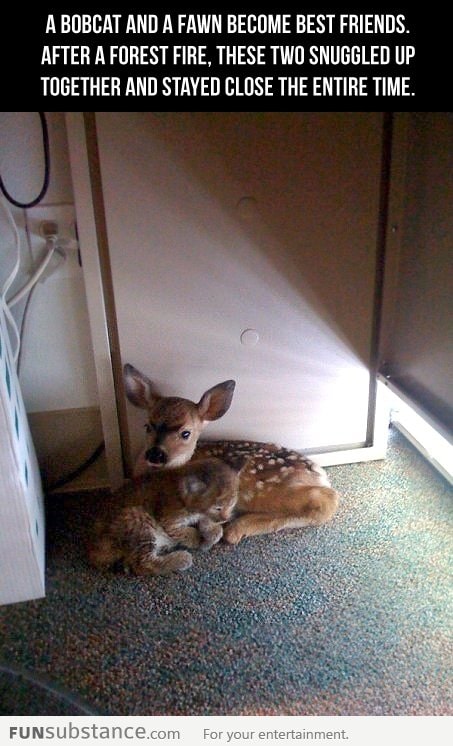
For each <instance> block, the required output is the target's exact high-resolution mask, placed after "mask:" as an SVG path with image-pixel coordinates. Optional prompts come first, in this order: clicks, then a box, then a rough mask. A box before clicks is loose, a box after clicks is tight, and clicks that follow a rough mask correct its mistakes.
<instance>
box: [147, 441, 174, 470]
mask: <svg viewBox="0 0 453 746" xmlns="http://www.w3.org/2000/svg"><path fill="white" fill-rule="evenodd" d="M145 459H146V460H147V461H148V463H150V464H154V465H155V466H163V465H164V464H166V463H167V460H168V456H167V454H166V453H165V451H163V450H162V448H159V446H153V447H152V448H149V449H148V450H147V451H146V453H145Z"/></svg>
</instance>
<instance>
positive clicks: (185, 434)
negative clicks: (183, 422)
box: [181, 430, 190, 440]
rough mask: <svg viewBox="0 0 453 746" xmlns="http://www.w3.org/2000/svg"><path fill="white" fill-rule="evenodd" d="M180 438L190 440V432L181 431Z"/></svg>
mask: <svg viewBox="0 0 453 746" xmlns="http://www.w3.org/2000/svg"><path fill="white" fill-rule="evenodd" d="M181 438H182V439H183V440H187V438H190V430H183V431H182V433H181Z"/></svg>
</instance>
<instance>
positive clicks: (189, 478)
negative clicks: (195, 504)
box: [179, 474, 208, 505]
mask: <svg viewBox="0 0 453 746" xmlns="http://www.w3.org/2000/svg"><path fill="white" fill-rule="evenodd" d="M207 486H208V485H207V484H206V482H204V481H203V480H202V479H200V477H198V476H197V475H196V474H186V476H185V477H181V480H180V482H179V488H180V490H181V494H182V497H183V500H184V502H185V503H186V505H190V502H191V500H192V498H194V497H199V496H200V495H202V494H203V493H204V492H206V489H207Z"/></svg>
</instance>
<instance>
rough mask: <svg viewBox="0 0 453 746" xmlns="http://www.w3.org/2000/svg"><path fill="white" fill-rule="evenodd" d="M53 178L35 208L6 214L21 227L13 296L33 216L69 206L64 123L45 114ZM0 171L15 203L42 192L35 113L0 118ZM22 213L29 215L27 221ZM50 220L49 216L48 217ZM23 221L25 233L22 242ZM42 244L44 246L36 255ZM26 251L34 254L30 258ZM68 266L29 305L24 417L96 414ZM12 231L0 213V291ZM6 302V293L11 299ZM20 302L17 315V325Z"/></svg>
mask: <svg viewBox="0 0 453 746" xmlns="http://www.w3.org/2000/svg"><path fill="white" fill-rule="evenodd" d="M46 117H47V122H48V128H49V139H50V161H51V171H50V173H51V177H50V184H49V189H48V191H47V193H46V195H45V197H44V199H43V200H42V202H41V203H40V205H39V208H36V209H35V208H31V209H30V210H28V211H24V210H21V209H18V208H15V207H11V210H12V212H13V214H14V217H15V219H16V221H17V223H18V224H19V226H20V237H21V254H22V259H21V271H20V273H19V275H18V278H17V280H16V282H15V284H14V286H13V288H12V291H14V290H15V289H17V288H18V287H21V286H22V284H23V283H24V282H25V281H26V280H27V278H28V276H29V274H28V273H29V272H30V270H31V267H32V259H33V255H36V252H37V248H36V247H38V250H39V241H40V240H41V239H40V238H39V235H38V234H37V232H36V220H34V215H35V214H37V215H39V214H40V213H39V210H41V211H42V207H43V206H47V207H48V208H49V210H50V212H49V216H50V215H52V213H53V210H55V215H56V217H57V219H58V216H59V215H60V214H61V206H65V209H66V208H67V209H69V210H70V206H71V205H72V204H73V194H72V186H71V175H70V166H69V160H68V153H67V141H66V130H65V121H64V115H63V113H61V112H47V113H46ZM0 143H1V144H0V171H1V174H2V178H3V180H4V182H5V184H6V186H7V188H8V191H9V192H10V193H11V194H12V195H13V196H14V197H15V198H16V199H18V200H20V201H29V200H31V199H33V198H34V196H35V195H36V194H37V193H38V192H39V190H40V188H41V185H42V178H43V156H42V136H41V127H40V123H39V117H38V114H37V113H36V112H1V113H0ZM25 212H27V215H25ZM46 213H47V211H46ZM26 221H27V224H28V226H29V232H28V236H27V231H26ZM43 246H44V243H43V242H42V241H41V249H42V247H43ZM31 249H33V252H34V254H33V253H32V251H31ZM74 256H75V255H73V257H72V260H71V270H70V271H69V272H68V266H67V265H66V266H64V265H63V267H62V269H61V270H57V271H56V272H55V274H53V275H52V276H51V277H49V278H48V279H47V280H46V281H45V282H44V283H40V284H39V285H38V287H37V290H36V292H35V293H34V295H33V299H32V301H31V303H30V310H29V313H28V315H27V323H26V327H25V333H24V341H23V353H22V361H21V370H20V382H21V388H22V393H23V397H24V400H25V405H26V407H27V411H29V412H46V411H51V410H59V409H70V408H79V407H91V406H97V403H98V395H97V387H96V377H95V371H94V364H93V356H92V350H91V340H90V334H89V327H88V318H87V308H86V299H85V289H84V282H83V273H82V269H81V268H80V267H78V266H77V263H76V262H74ZM14 261H15V252H14V242H13V237H12V233H11V230H10V228H9V226H8V223H7V220H6V219H5V216H4V214H3V211H0V286H2V285H3V283H4V281H5V279H6V277H7V276H8V275H9V273H10V271H11V268H12V267H13V265H14ZM9 295H11V293H10V294H9ZM23 308H24V302H21V303H18V304H17V306H15V307H14V314H15V316H16V318H17V321H18V322H20V320H21V317H22V312H23Z"/></svg>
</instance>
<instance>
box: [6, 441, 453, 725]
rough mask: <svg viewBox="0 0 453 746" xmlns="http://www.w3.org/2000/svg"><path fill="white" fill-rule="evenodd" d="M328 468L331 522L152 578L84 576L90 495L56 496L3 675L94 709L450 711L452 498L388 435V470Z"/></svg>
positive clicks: (9, 638)
mask: <svg viewBox="0 0 453 746" xmlns="http://www.w3.org/2000/svg"><path fill="white" fill-rule="evenodd" d="M329 473H330V477H331V479H332V482H333V484H334V485H335V487H336V488H337V489H338V490H339V491H340V493H341V494H342V502H341V507H340V511H339V513H338V515H337V516H336V518H335V519H334V520H333V521H332V522H331V523H330V524H328V525H326V526H323V527H319V528H310V529H303V530H293V531H288V532H286V533H280V534H274V535H271V536H262V537H255V538H250V539H247V540H245V541H244V542H243V543H241V544H239V545H238V546H237V547H229V546H226V545H224V544H222V545H218V546H217V547H215V548H214V549H213V550H212V551H211V552H209V553H202V552H198V553H196V554H195V556H194V564H193V567H192V568H191V569H190V570H189V571H187V572H186V573H183V574H175V575H173V576H170V577H160V578H135V577H131V576H125V575H122V574H115V573H110V572H99V571H96V570H94V569H91V568H90V567H88V566H87V564H86V561H85V557H84V540H85V535H86V530H87V527H88V526H90V525H91V523H92V520H93V516H94V513H95V511H96V510H97V509H99V508H101V507H102V499H103V495H102V493H91V494H88V495H87V494H84V495H82V494H81V495H71V496H58V497H52V499H49V500H48V505H47V513H48V540H47V541H48V560H47V561H48V564H47V596H46V598H45V599H40V600H36V601H31V602H27V603H21V604H13V605H11V606H5V607H3V608H1V609H0V640H1V647H0V663H3V664H4V666H6V667H8V666H10V667H11V666H13V667H19V668H20V669H21V670H25V671H26V672H29V673H31V675H32V676H33V675H36V676H38V677H44V679H45V680H46V681H47V682H49V681H50V682H51V690H52V688H56V689H58V688H59V687H63V690H64V692H66V693H67V692H71V693H72V694H73V695H74V696H75V697H76V698H80V699H81V700H82V701H84V702H86V703H88V706H89V707H91V708H92V710H93V711H95V712H97V713H99V714H105V715H110V714H111V715H446V714H450V715H451V714H453V687H452V681H453V677H452V674H453V667H452V663H453V645H452V621H453V616H452V608H453V599H452V587H453V585H452V574H453V573H452V569H453V568H452V555H451V546H452V536H453V532H452V528H453V495H452V490H451V488H450V486H449V485H448V484H447V483H446V482H445V481H444V480H443V479H442V477H440V476H439V475H438V474H437V473H436V472H435V471H433V470H432V468H431V467H430V466H429V464H427V463H426V462H425V461H424V460H423V459H422V458H421V456H420V455H419V454H418V453H417V452H416V451H415V450H414V449H413V448H412V447H411V446H410V445H409V444H408V443H407V441H406V440H405V439H404V438H403V437H402V436H401V435H400V434H398V433H397V432H394V431H391V437H390V445H389V453H388V458H387V459H386V460H384V461H377V462H372V463H368V464H353V465H349V466H338V467H331V468H330V469H329ZM7 688H8V691H10V687H9V686H8V687H6V686H5V687H4V691H6V689H7ZM48 691H49V689H47V692H48ZM19 700H20V697H19V696H17V697H16V700H15V701H16V705H15V707H16V709H15V714H25V712H24V711H23V709H26V712H27V714H43V713H42V711H40V706H41V705H40V702H39V697H38V696H35V698H34V699H33V697H32V698H31V700H30V697H29V696H28V695H27V700H26V701H27V704H26V705H24V706H22V707H23V709H22V710H21V709H20V708H21V705H20V701H19ZM43 707H47V708H49V709H48V711H47V714H53V712H52V709H51V708H52V705H51V704H49V702H48V701H47V702H46V704H45V705H43ZM27 708H28V709H27ZM10 710H11V704H6V705H3V711H2V709H1V676H0V712H3V714H13V713H11V711H10ZM75 714H77V713H76V711H75Z"/></svg>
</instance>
